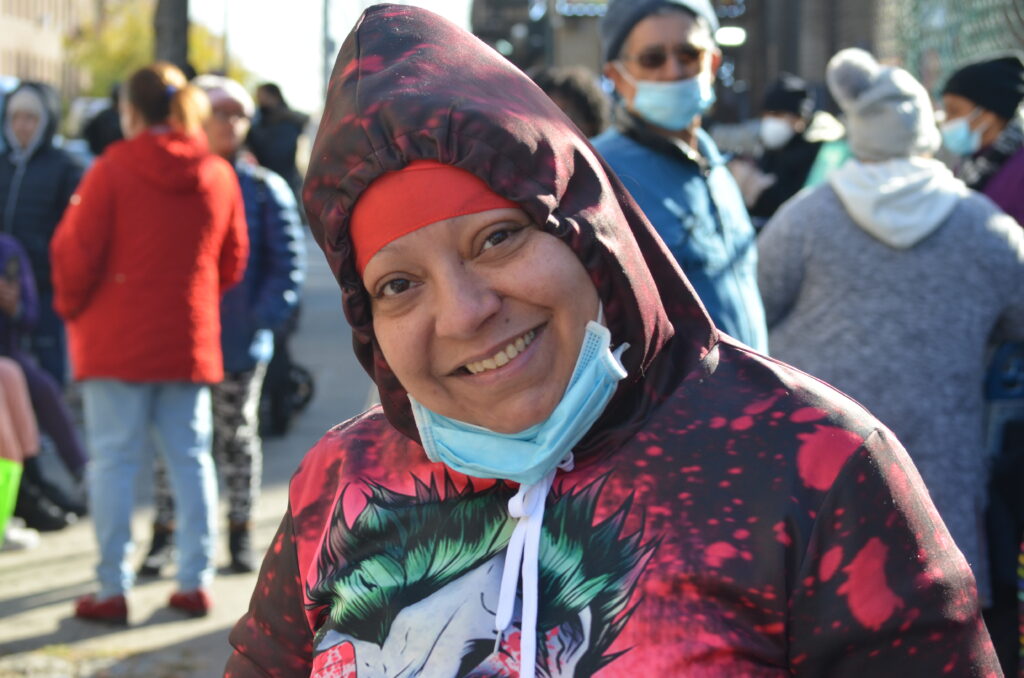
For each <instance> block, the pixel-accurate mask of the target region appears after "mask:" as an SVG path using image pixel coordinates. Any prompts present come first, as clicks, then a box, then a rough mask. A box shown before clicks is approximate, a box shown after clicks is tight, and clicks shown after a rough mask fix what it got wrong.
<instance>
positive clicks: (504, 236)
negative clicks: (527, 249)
mask: <svg viewBox="0 0 1024 678" xmlns="http://www.w3.org/2000/svg"><path fill="white" fill-rule="evenodd" d="M511 236H512V232H511V231H509V230H508V229H506V228H503V229H501V230H498V231H495V232H494V233H491V234H490V235H489V236H487V239H486V240H484V245H483V247H481V248H480V249H481V251H486V250H489V249H491V248H492V247H494V246H495V245H500V244H501V243H503V242H505V241H506V240H508V239H509V238H510V237H511Z"/></svg>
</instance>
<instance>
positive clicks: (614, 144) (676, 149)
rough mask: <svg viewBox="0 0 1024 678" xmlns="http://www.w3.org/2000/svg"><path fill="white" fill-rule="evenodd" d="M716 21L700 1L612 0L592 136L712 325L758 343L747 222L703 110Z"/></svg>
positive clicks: (712, 68)
mask: <svg viewBox="0 0 1024 678" xmlns="http://www.w3.org/2000/svg"><path fill="white" fill-rule="evenodd" d="M717 28H718V19H717V17H716V15H715V11H714V9H713V8H712V6H711V3H710V2H708V0H614V1H613V2H611V3H610V4H609V5H608V11H607V13H606V14H605V16H604V18H603V19H602V22H601V39H602V49H603V52H604V59H605V65H604V75H605V77H607V78H609V79H610V80H611V81H612V83H613V84H614V86H615V93H616V98H617V106H616V110H615V112H614V116H613V118H614V120H613V125H612V126H611V127H610V128H609V129H608V130H606V131H605V132H604V133H602V134H600V135H599V136H597V137H595V138H594V139H593V144H594V147H595V148H596V149H597V151H598V152H599V153H600V154H601V155H602V156H603V157H604V159H605V160H606V161H607V162H608V164H609V165H611V167H612V169H614V170H615V172H616V173H617V174H618V175H619V177H620V178H621V179H622V181H623V183H624V184H625V185H626V188H627V189H629V192H630V193H631V194H632V195H633V197H634V198H635V199H636V201H637V202H638V203H639V204H640V207H641V208H642V209H643V211H644V213H645V214H646V215H647V218H648V219H650V220H651V223H652V224H653V225H654V228H655V229H656V230H657V231H658V235H660V236H661V238H662V240H664V241H665V244H666V245H667V246H668V248H669V250H670V251H671V252H672V254H673V255H674V256H675V258H676V261H677V262H678V263H679V265H680V266H681V267H682V269H683V270H684V271H685V272H686V274H687V276H688V277H689V279H690V282H691V283H693V286H694V287H695V288H696V289H697V292H698V293H699V294H700V297H701V299H702V300H703V301H704V304H705V305H706V306H707V309H708V312H709V313H710V314H711V317H712V318H713V319H714V321H715V323H716V324H717V325H718V327H720V328H721V329H723V330H724V331H725V332H727V333H729V334H731V335H732V336H734V337H736V338H738V339H740V340H742V341H744V342H745V343H747V344H748V345H750V346H753V347H754V348H757V349H760V350H764V349H765V346H766V341H767V333H766V329H765V324H764V309H763V307H762V305H761V298H760V294H759V292H758V290H757V280H756V273H755V272H756V269H757V256H756V253H755V248H754V246H753V242H754V229H753V227H752V226H751V224H750V217H749V215H748V214H747V210H746V208H745V207H744V205H743V198H742V196H741V194H740V191H739V189H738V188H737V186H736V182H735V180H734V179H733V177H732V175H731V174H730V173H729V170H728V169H727V168H726V166H725V160H724V159H723V158H722V156H721V154H720V153H719V151H718V147H717V146H716V145H715V143H714V141H712V139H711V137H710V136H709V135H708V134H706V133H705V132H704V130H702V129H701V119H702V116H703V115H704V114H705V113H706V112H707V111H708V109H709V108H710V107H711V105H712V104H713V103H714V101H715V90H714V80H715V72H716V71H717V70H718V66H719V65H720V64H721V61H722V53H721V52H720V51H719V49H718V47H717V46H716V45H715V41H714V37H713V36H714V31H715V30H716V29H717Z"/></svg>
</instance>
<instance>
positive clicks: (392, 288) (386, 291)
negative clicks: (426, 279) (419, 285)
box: [377, 278, 412, 297]
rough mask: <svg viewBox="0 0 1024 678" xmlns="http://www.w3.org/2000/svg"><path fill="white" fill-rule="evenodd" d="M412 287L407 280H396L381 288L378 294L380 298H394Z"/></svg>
mask: <svg viewBox="0 0 1024 678" xmlns="http://www.w3.org/2000/svg"><path fill="white" fill-rule="evenodd" d="M411 286H412V283H410V282H409V281H408V280H406V279H405V278H394V279H393V280H389V281H387V282H386V283H384V284H383V285H381V286H380V290H379V291H378V292H377V296H378V297H393V296H395V295H397V294H401V293H402V292H405V291H406V290H407V289H409V287H411Z"/></svg>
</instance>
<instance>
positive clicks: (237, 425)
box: [0, 63, 305, 623]
mask: <svg viewBox="0 0 1024 678" xmlns="http://www.w3.org/2000/svg"><path fill="white" fill-rule="evenodd" d="M257 97H258V98H259V103H260V105H259V108H257V105H256V102H255V101H254V99H253V97H252V96H251V95H250V94H249V93H248V92H247V91H246V89H245V88H244V87H243V86H242V85H241V84H239V83H237V82H235V81H233V80H231V79H229V78H226V77H223V76H219V75H201V76H198V77H194V78H193V79H192V80H191V81H189V80H188V79H187V78H186V77H185V75H184V74H183V73H182V72H181V71H180V70H179V69H177V68H176V67H174V66H171V65H169V64H164V63H157V64H154V65H152V66H149V67H147V68H143V69H140V70H138V71H137V72H135V73H134V74H132V75H131V77H130V78H128V79H127V80H126V81H125V82H124V83H123V84H122V85H120V86H119V87H118V88H116V89H115V91H114V92H113V93H112V99H111V106H110V107H109V108H107V109H105V110H103V111H102V112H100V113H99V114H98V115H96V116H95V117H94V118H93V119H92V120H90V121H89V123H88V125H87V126H86V127H85V129H84V134H85V135H86V137H87V139H88V141H89V144H90V150H91V151H92V152H93V153H94V154H95V156H96V157H95V160H94V161H93V162H92V164H91V166H90V167H89V168H88V170H87V171H86V168H84V167H83V166H82V165H81V163H80V161H79V159H77V158H76V157H74V156H72V155H71V154H70V153H68V152H67V151H65V150H63V149H61V148H59V147H58V146H57V145H55V143H54V134H55V131H56V129H57V126H58V125H57V123H58V106H57V104H58V102H57V97H56V95H55V93H54V90H53V89H52V88H51V87H49V86H48V85H46V84H44V83H38V82H23V83H21V84H20V85H19V86H18V87H17V88H15V89H14V90H13V91H12V92H10V93H9V94H8V95H7V96H6V97H5V98H4V101H3V109H2V116H3V118H2V119H3V121H4V130H3V131H4V142H5V143H4V149H5V150H4V156H3V161H2V162H0V205H3V209H4V212H3V216H4V232H3V233H2V234H0V257H2V260H3V277H2V279H0V350H2V356H3V362H2V363H0V379H2V381H0V383H2V389H3V390H2V408H0V441H2V444H3V448H2V450H0V456H2V458H3V459H4V463H3V465H2V467H0V469H2V470H3V472H4V478H3V482H2V483H0V488H2V491H3V493H4V496H3V497H2V498H0V522H2V525H0V530H2V532H3V543H4V548H5V549H12V548H26V547H30V546H33V545H35V544H36V543H38V539H39V538H38V532H39V531H52V530H59V529H61V528H63V527H65V526H67V525H68V524H70V523H72V522H74V521H75V520H76V519H77V518H78V517H79V516H83V515H85V514H86V513H88V514H89V515H90V516H91V518H92V521H93V523H94V525H95V531H96V538H97V544H98V547H99V556H100V558H99V560H100V562H99V565H98V567H97V578H98V590H97V593H96V594H95V595H91V596H86V597H84V598H82V599H81V600H79V601H78V603H77V605H76V611H75V613H76V615H77V616H79V617H81V618H86V619H93V620H98V621H104V622H113V623H123V622H125V621H126V620H127V614H128V613H127V606H126V599H125V595H124V594H125V593H126V592H127V591H128V590H129V589H130V588H131V586H132V584H133V581H134V580H135V577H136V574H137V573H136V568H135V566H134V565H133V563H132V560H131V554H132V551H133V544H132V538H131V534H130V519H131V512H132V509H133V507H134V503H135V502H134V498H135V490H136V485H137V480H138V478H137V476H138V475H139V472H140V471H141V470H142V469H143V468H149V467H150V466H151V465H152V466H153V467H155V469H156V473H155V482H156V492H155V496H156V498H157V500H156V503H157V505H158V507H159V509H158V511H157V514H156V520H155V522H154V527H153V535H152V542H151V545H150V550H149V553H148V554H147V557H146V559H145V560H144V561H143V562H142V564H141V566H140V567H139V568H138V575H140V576H155V575H159V574H161V570H162V568H163V566H164V565H166V564H168V563H169V562H170V561H171V560H172V559H173V557H174V556H175V555H176V556H177V565H178V567H177V575H176V576H177V579H178V582H179V590H178V591H176V592H175V594H174V595H173V596H172V597H171V599H170V601H169V604H170V606H171V607H174V608H177V609H179V610H181V611H182V612H184V613H186V614H189V615H202V614H205V613H206V612H207V611H208V610H209V608H210V605H211V600H210V597H209V595H208V591H209V586H210V583H211V581H212V578H213V575H214V565H215V563H214V553H215V545H216V538H217V534H218V532H219V517H218V515H217V510H216V509H217V502H218V477H217V473H216V472H217V471H219V475H220V477H221V479H222V482H223V484H224V486H225V487H226V488H227V491H228V496H229V502H228V503H229V506H230V510H229V514H228V530H227V532H228V547H229V548H228V551H229V553H230V557H231V562H230V565H229V568H230V569H231V570H233V571H235V572H250V571H252V570H253V569H255V567H256V565H257V562H256V556H255V555H254V553H253V547H252V543H251V517H252V510H253V506H254V504H255V502H256V501H257V500H258V496H259V489H260V475H261V468H262V464H261V461H262V452H261V441H260V424H259V410H260V402H261V395H262V394H263V391H264V389H263V386H264V381H265V375H266V374H267V372H268V366H269V365H270V363H271V361H272V360H273V358H274V355H275V344H279V345H282V346H286V338H287V330H288V328H289V327H290V326H292V325H294V321H295V315H296V312H297V309H298V302H299V295H300V291H301V286H302V281H303V277H304V267H305V249H304V248H305V244H304V234H303V229H302V219H301V217H300V210H299V208H298V203H297V200H296V194H297V191H298V187H299V184H300V181H301V180H300V178H299V176H298V170H297V168H296V164H295V154H296V145H297V140H298V136H299V134H301V133H302V131H303V127H304V125H305V119H304V117H303V116H301V115H299V114H297V113H294V112H292V111H291V109H289V108H288V106H287V104H286V103H285V101H284V98H283V96H282V94H281V91H280V89H279V88H278V87H277V86H276V85H273V84H272V83H266V84H264V85H262V86H261V87H260V88H259V89H258V90H257ZM270 166H273V167H274V168H275V169H277V170H279V171H280V172H281V173H282V174H279V173H278V172H275V171H274V170H273V169H270ZM83 173H84V174H83ZM275 333H276V336H275ZM285 351H286V349H285ZM282 352H284V351H282ZM68 356H70V370H69V369H68V367H69V361H68ZM285 370H286V372H287V367H286V368H285ZM69 371H70V374H69V373H68V372H69ZM69 378H70V379H73V380H74V381H75V382H76V383H77V385H78V389H77V390H76V391H75V393H77V396H78V398H80V401H81V402H80V406H81V418H82V419H83V424H82V425H79V424H78V423H77V422H76V416H75V414H74V412H73V408H72V407H70V406H69V402H68V399H67V396H66V390H67V391H68V393H70V392H71V389H66V387H67V385H68V381H69ZM274 395H275V397H277V394H274ZM40 434H42V435H40ZM44 440H45V441H49V442H51V443H52V447H53V449H54V451H55V452H56V453H57V457H58V458H59V459H60V461H61V462H63V467H64V468H63V471H65V472H63V473H62V472H61V469H59V468H52V467H51V468H49V469H47V467H46V466H45V465H44V464H42V463H41V462H40V458H39V454H38V453H39V451H40V447H41V441H44ZM154 450H155V451H157V452H159V454H157V455H153V454H152V451H154ZM150 456H152V457H153V459H152V464H151V463H149V461H148V460H147V457H150ZM55 472H56V473H57V474H58V475H62V476H64V477H63V478H60V477H54V476H53V474H54V473H55ZM48 476H49V477H48Z"/></svg>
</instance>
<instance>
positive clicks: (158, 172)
mask: <svg viewBox="0 0 1024 678" xmlns="http://www.w3.org/2000/svg"><path fill="white" fill-rule="evenodd" d="M106 153H109V154H110V157H111V161H112V162H116V163H124V164H127V165H128V166H130V167H131V169H132V171H133V172H138V174H139V175H140V176H141V177H142V178H143V179H145V181H146V182H147V183H149V184H152V185H154V186H159V187H161V188H163V189H165V190H167V191H170V192H175V193H177V192H191V191H195V190H197V188H198V186H199V182H200V171H201V169H202V167H203V160H204V159H205V158H206V157H207V156H209V155H210V152H209V150H208V149H207V145H206V137H205V136H203V135H202V134H195V135H187V134H182V133H180V132H176V131H173V130H171V129H170V128H168V127H151V128H149V129H148V130H146V131H145V132H142V133H141V134H139V135H138V136H136V137H134V138H132V139H128V140H125V141H118V142H115V143H114V144H111V145H110V146H109V147H108V148H107V151H106Z"/></svg>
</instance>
